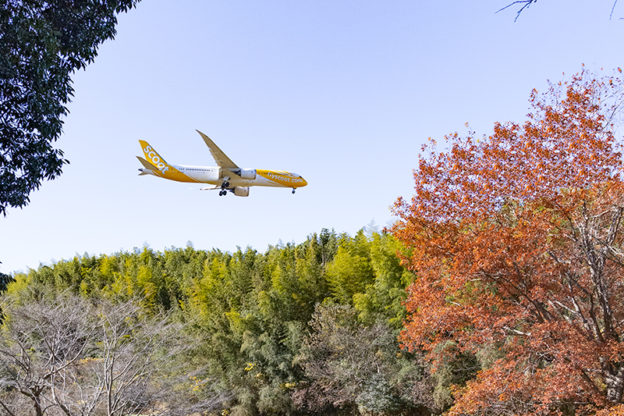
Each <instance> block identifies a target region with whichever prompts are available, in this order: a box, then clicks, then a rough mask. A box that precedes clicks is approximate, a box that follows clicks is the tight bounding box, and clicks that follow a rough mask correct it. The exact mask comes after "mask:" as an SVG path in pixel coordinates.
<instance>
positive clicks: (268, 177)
mask: <svg viewBox="0 0 624 416" xmlns="http://www.w3.org/2000/svg"><path fill="white" fill-rule="evenodd" d="M196 131H197V133H199V135H200V136H201V137H202V139H204V142H205V143H206V145H207V146H208V149H209V150H210V153H211V154H212V157H213V159H214V160H215V162H217V166H187V165H174V164H171V163H167V162H166V161H165V159H163V158H162V156H160V155H159V154H158V153H157V152H156V150H155V149H154V148H153V147H152V146H151V145H150V144H149V143H148V142H146V141H145V140H139V143H140V144H141V149H142V150H143V154H144V155H145V158H142V157H141V156H137V159H139V162H141V164H142V165H143V168H139V175H154V176H157V177H159V178H164V179H169V180H172V181H178V182H197V183H209V184H211V185H215V186H214V187H206V188H201V189H202V190H218V191H219V196H225V195H227V193H228V191H229V192H231V193H233V194H234V195H236V196H243V197H245V196H249V188H250V187H251V186H272V187H279V188H292V193H293V194H294V193H295V190H296V189H297V188H300V187H302V186H306V185H307V184H308V182H306V180H305V179H303V177H302V176H301V175H299V174H297V173H293V172H286V171H283V170H263V169H241V168H240V167H238V165H237V164H236V163H234V162H232V160H231V159H230V158H229V157H227V156H226V154H225V153H223V151H222V150H221V149H219V147H218V146H217V145H216V144H215V143H214V142H213V141H212V140H211V139H210V137H208V136H206V135H205V134H204V133H202V132H201V131H199V130H196Z"/></svg>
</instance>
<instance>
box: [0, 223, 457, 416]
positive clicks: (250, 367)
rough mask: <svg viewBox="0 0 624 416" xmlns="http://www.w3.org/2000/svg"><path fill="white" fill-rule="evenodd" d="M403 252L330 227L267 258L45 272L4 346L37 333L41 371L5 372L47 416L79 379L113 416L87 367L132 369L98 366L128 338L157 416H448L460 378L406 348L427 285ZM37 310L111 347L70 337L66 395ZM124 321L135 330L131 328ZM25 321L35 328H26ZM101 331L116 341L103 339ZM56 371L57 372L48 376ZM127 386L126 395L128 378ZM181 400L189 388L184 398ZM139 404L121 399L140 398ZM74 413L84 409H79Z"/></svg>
mask: <svg viewBox="0 0 624 416" xmlns="http://www.w3.org/2000/svg"><path fill="white" fill-rule="evenodd" d="M399 250H401V245H400V244H399V243H398V242H397V241H396V240H395V239H394V238H393V237H392V236H391V235H389V234H384V233H382V234H379V233H373V234H372V235H366V234H365V233H364V232H362V231H361V232H359V233H357V234H356V235H355V236H353V237H350V236H348V235H345V234H341V235H338V234H336V233H334V232H330V231H327V230H323V231H322V232H321V233H320V234H314V235H311V236H310V237H309V238H308V239H307V240H306V241H304V242H303V243H301V244H286V245H283V246H274V247H270V248H269V249H268V250H267V251H266V252H265V253H259V252H257V251H256V250H252V249H245V250H242V249H239V250H237V251H236V252H234V253H224V252H221V251H218V250H213V251H201V250H195V249H193V248H191V247H187V248H185V249H171V250H165V251H164V252H162V253H160V252H155V251H153V250H150V249H147V248H145V249H143V250H136V251H134V252H131V253H118V254H115V255H110V256H101V257H90V256H84V257H76V258H74V259H73V260H70V261H61V262H58V263H56V264H55V265H53V266H51V267H50V266H42V267H40V268H39V269H38V270H31V271H30V272H29V273H28V274H19V275H16V276H15V281H14V282H13V283H11V284H10V285H9V286H8V290H7V291H6V294H5V296H4V308H5V309H6V310H7V311H8V313H7V316H8V317H9V321H10V322H9V324H5V327H6V328H5V335H6V336H5V339H4V341H3V342H4V343H5V345H11V344H12V343H14V342H15V340H19V339H20V336H21V335H20V332H21V333H23V332H24V331H30V333H31V336H29V337H28V342H29V343H30V344H29V348H25V350H26V351H25V352H24V353H26V354H28V355H29V360H32V361H33V362H38V366H39V367H41V368H39V369H32V372H33V373H35V374H20V372H19V371H17V370H16V368H15V365H14V363H11V362H10V361H7V360H3V362H4V363H5V364H4V365H3V368H2V369H1V371H4V374H5V376H4V377H5V379H11V378H12V377H13V378H15V379H16V381H15V383H21V384H23V385H26V384H28V381H29V380H30V381H31V382H32V379H35V378H37V377H39V378H41V380H40V382H39V384H38V386H39V390H40V392H38V393H37V394H38V399H37V400H38V402H40V404H41V408H44V407H45V406H46V405H48V406H51V407H50V410H48V412H47V413H45V414H57V413H58V414H61V413H59V412H57V413H50V412H53V411H54V409H56V410H59V409H62V407H61V404H62V405H63V407H65V408H67V409H69V408H71V406H70V404H71V403H74V402H76V403H78V402H80V401H81V400H83V399H81V398H80V397H82V396H80V394H78V393H77V392H72V391H70V390H71V389H72V387H71V386H67V383H66V380H67V379H68V378H71V379H72V380H75V381H76V382H77V383H81V384H82V389H83V390H88V389H91V390H90V391H91V396H89V397H92V401H94V402H98V403H94V405H93V409H94V410H93V411H94V412H95V413H94V414H98V413H97V411H98V409H100V410H101V411H102V412H105V410H104V409H105V407H106V406H105V402H106V400H105V399H106V397H104V396H105V395H103V396H102V397H101V398H99V399H97V400H96V398H95V392H96V390H97V380H96V381H94V380H90V379H88V377H86V375H85V374H84V373H85V368H84V367H85V365H86V364H85V363H86V362H87V363H90V365H91V367H90V371H95V372H97V371H100V370H101V372H102V374H103V376H102V377H106V372H107V371H109V372H112V373H115V372H116V371H118V368H117V367H114V368H112V367H111V366H109V368H108V369H107V368H105V366H103V365H102V366H100V367H101V368H100V367H98V366H97V365H96V366H94V364H93V363H96V364H97V363H101V362H102V360H104V359H105V358H106V357H107V354H108V355H110V354H111V351H113V352H114V351H115V348H116V347H111V348H110V349H109V350H106V349H105V348H104V349H103V348H102V347H101V344H102V343H103V342H105V341H106V342H110V339H111V337H113V338H114V337H118V338H119V344H120V345H126V344H128V345H130V344H132V343H133V342H136V348H138V350H139V353H137V351H135V350H133V351H131V352H128V355H127V356H124V358H123V359H125V360H127V361H128V362H131V361H133V360H135V361H136V360H137V359H143V360H146V361H147V362H148V364H149V367H150V371H144V370H145V369H144V370H142V371H143V373H144V374H143V375H144V376H143V378H141V379H140V380H139V379H138V378H137V379H136V380H135V382H136V385H137V388H138V386H141V388H140V389H138V390H132V393H133V394H135V395H136V397H140V398H141V400H138V402H139V403H138V404H133V403H129V404H128V405H127V406H128V407H127V409H135V410H141V411H142V412H144V413H146V412H147V410H149V411H151V412H154V411H157V412H158V411H160V412H165V411H167V412H171V411H173V409H169V410H166V409H164V408H163V406H164V404H163V403H173V402H175V403H178V404H177V405H176V407H177V410H178V411H180V412H181V410H180V409H182V408H183V406H182V405H181V404H180V403H179V402H180V401H181V398H182V397H185V399H184V400H182V401H183V402H184V403H185V406H187V407H188V408H189V409H191V410H204V411H213V412H215V414H236V415H244V414H249V415H252V414H354V413H358V412H361V413H368V414H382V413H383V414H402V413H405V414H407V413H410V414H414V412H417V413H418V412H421V411H424V410H426V409H430V410H432V411H433V410H435V409H441V408H443V407H444V406H445V404H448V403H447V402H446V401H445V400H447V398H448V395H449V393H448V387H449V385H450V382H452V381H457V380H456V379H457V377H454V376H452V375H449V376H448V377H446V378H441V377H437V378H438V379H440V380H438V381H437V387H436V389H435V390H434V387H435V386H434V384H435V382H434V381H433V380H432V379H431V378H430V377H429V376H428V375H427V374H428V371H427V369H426V365H425V364H424V362H423V361H422V359H421V356H420V355H419V354H413V353H408V352H405V351H402V350H401V349H400V348H399V344H398V340H397V337H398V333H399V331H400V328H401V326H402V322H403V319H404V318H405V313H404V307H403V306H402V302H403V300H404V299H405V293H406V292H405V288H406V287H407V286H408V285H409V284H410V283H411V282H412V281H413V279H414V276H413V274H411V273H410V272H408V271H406V270H405V269H404V268H403V267H402V266H401V265H400V261H399V258H398V257H397V252H398V251H399ZM74 305H79V306H78V307H72V306H74ZM116 308H117V309H120V310H115V309H116ZM34 310H38V311H40V314H41V316H40V317H39V318H36V317H35V318H33V319H34V320H35V321H38V322H41V321H42V322H46V324H44V326H45V325H47V324H50V325H52V323H50V322H48V321H50V320H53V319H61V320H69V322H73V323H72V324H70V325H69V326H70V327H72V328H78V327H80V328H82V329H81V331H85V333H88V334H89V337H90V338H91V339H92V340H95V341H94V344H99V345H88V346H83V343H81V340H82V339H83V338H81V337H78V339H75V337H74V336H73V335H74V334H72V333H71V331H70V333H69V334H66V335H67V337H69V338H71V339H74V342H75V343H76V344H77V345H79V346H80V347H81V348H82V349H79V350H77V351H75V352H74V355H71V354H66V355H65V356H64V358H62V359H60V361H61V362H63V364H62V365H67V366H68V367H67V368H65V369H64V370H63V371H65V370H67V371H69V370H71V371H70V372H71V373H72V374H70V375H68V374H64V379H63V380H64V381H65V383H66V384H65V385H64V386H63V387H60V386H58V385H56V386H55V383H56V382H57V381H58V380H60V379H61V377H60V376H59V374H60V372H59V370H57V369H56V367H58V366H59V365H61V364H59V363H58V362H57V363H52V364H50V363H47V364H46V360H47V359H48V357H47V354H49V353H50V351H48V350H47V348H49V347H48V346H46V345H45V343H38V342H37V340H41V339H42V337H43V336H45V331H47V330H43V332H44V333H43V334H39V333H37V331H40V332H41V331H42V329H41V324H40V323H37V322H31V323H30V324H29V323H28V322H25V320H24V319H23V318H18V317H19V316H22V317H23V316H28V315H29V311H34ZM124 310H125V311H126V312H123V311H124ZM46 311H48V313H47V315H46ZM87 312H88V313H87ZM30 315H32V313H31V314H30ZM61 316H63V317H61ZM124 316H126V317H127V318H128V319H129V320H132V322H131V323H128V322H124V319H123V317H124ZM18 319H21V320H22V322H21V325H22V326H26V327H27V328H23V327H20V328H15V329H12V328H11V325H16V321H17V320H18ZM54 325H58V326H62V325H65V326H67V325H66V324H62V323H60V322H59V323H56V324H54ZM54 325H53V326H54ZM94 325H95V326H99V327H102V328H104V333H98V331H95V332H93V333H92V332H89V331H92V326H94ZM115 325H118V326H119V327H120V329H118V332H117V333H116V334H113V335H111V334H107V333H106V332H107V331H106V328H107V326H115ZM172 327H175V329H172ZM150 334H152V335H153V336H152V335H150ZM150 336H151V337H152V338H153V339H152V340H151V341H152V344H149V345H147V344H145V337H150ZM135 338H136V341H135ZM21 342H25V341H23V340H22V341H21ZM132 348H135V347H132ZM168 349H171V351H169V350H168ZM174 353H175V354H174ZM19 354H20V352H19V351H17V352H16V353H14V355H16V356H18V355H19ZM132 354H134V355H132ZM163 354H164V357H163ZM165 358H166V359H165ZM85 360H86V361H85ZM120 360H121V359H120ZM153 367H157V368H153ZM72 368H73V369H72ZM97 368H100V370H97ZM152 370H153V371H152ZM37 371H38V372H39V373H37ZM46 374H53V375H54V376H48V378H47V379H45V375H46ZM20 377H21V379H20ZM55 378H56V380H55ZM96 378H97V377H96ZM115 382H117V383H119V384H120V386H121V387H123V385H122V383H123V382H124V381H123V380H122V379H120V380H117V381H113V383H112V384H114V383H115ZM15 383H14V384H15ZM15 385H17V384H15ZM87 386H88V388H87ZM121 387H120V388H121ZM73 388H75V387H73ZM108 388H109V389H112V390H113V391H114V390H115V388H116V387H115V386H114V385H113V386H112V387H111V386H108ZM62 389H65V390H68V391H63V392H60V391H59V390H62ZM26 390H27V391H26V393H28V389H26ZM55 390H56V391H55ZM104 390H106V389H104ZM167 391H175V394H174V397H169V396H168V395H167V394H165V393H166V392H167ZM61 393H62V394H61ZM156 393H158V394H156ZM120 395H121V393H120ZM434 395H437V396H436V397H437V399H434ZM31 396H32V392H31ZM31 396H29V395H28V394H25V393H23V394H18V393H17V391H15V390H9V391H8V392H5V394H4V395H3V396H0V397H2V399H1V400H3V401H4V403H5V405H6V406H7V408H13V409H15V408H16V407H15V406H24V405H29V404H30V406H32V405H33V404H34V403H37V401H34V399H33V397H31ZM53 396H54V397H53ZM61 396H62V397H64V399H63V400H64V402H63V403H59V402H60V401H61V400H59V399H58V398H59V397H61ZM83 396H84V394H83ZM122 396H123V395H122ZM126 396H128V395H126ZM126 396H123V397H122V398H121V399H120V400H121V401H123V400H128V401H130V402H132V400H135V399H132V400H130V399H129V398H128V397H126ZM174 399H175V400H174ZM83 401H84V400H83ZM100 401H101V402H102V403H100ZM133 405H135V407H134V408H133V407H132V406H133ZM12 406H13V407H12ZM34 408H36V406H35V407H34ZM74 408H75V409H79V408H80V406H79V405H78V404H75V403H74ZM22 409H23V408H22ZM191 410H189V411H191ZM33 411H34V410H33ZM147 413H148V414H149V412H147ZM15 414H20V415H21V414H23V413H19V412H18V413H15ZM33 414H34V413H33ZM42 414H43V413H42ZM71 414H82V413H71ZM103 414H107V413H103ZM115 414H117V413H115ZM118 414H122V413H118ZM182 414H183V413H182Z"/></svg>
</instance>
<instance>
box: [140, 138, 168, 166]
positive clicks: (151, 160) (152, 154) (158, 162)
mask: <svg viewBox="0 0 624 416" xmlns="http://www.w3.org/2000/svg"><path fill="white" fill-rule="evenodd" d="M139 143H140V144H141V149H142V150H143V154H144V155H145V158H146V159H147V160H145V159H143V158H141V157H138V156H137V157H138V158H139V161H140V162H141V164H142V165H143V166H145V168H146V169H149V170H151V171H155V170H158V171H160V173H165V172H166V171H167V170H168V169H169V165H168V164H167V162H166V161H165V159H163V158H162V156H160V155H159V154H158V152H156V150H155V149H154V148H153V147H152V146H151V145H150V144H149V143H148V142H146V141H145V140H139Z"/></svg>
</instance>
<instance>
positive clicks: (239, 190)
mask: <svg viewBox="0 0 624 416" xmlns="http://www.w3.org/2000/svg"><path fill="white" fill-rule="evenodd" d="M234 195H236V196H249V187H248V186H235V187H234Z"/></svg>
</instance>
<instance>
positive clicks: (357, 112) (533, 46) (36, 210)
mask: <svg viewBox="0 0 624 416" xmlns="http://www.w3.org/2000/svg"><path fill="white" fill-rule="evenodd" d="M509 2H510V0H480V1H465V0H464V1H459V0H455V1H453V0H449V1H439V0H435V1H434V0H430V1H424V0H404V1H403V0H397V1H383V2H382V1H363V0H358V1H355V0H331V1H330V0H316V1H285V0H279V1H278V0H273V1H243V0H238V1H236V0H234V1H225V0H222V1H205V0H202V1H200V0H196V1H175V2H173V1H171V0H143V1H142V2H141V3H140V4H139V5H138V7H137V8H136V9H135V10H132V11H131V12H130V13H128V14H125V15H122V16H120V18H119V25H118V34H117V37H116V39H115V40H113V41H109V42H107V43H105V44H104V45H103V46H102V47H101V48H100V53H99V56H98V57H97V59H96V61H95V62H94V63H93V64H91V65H89V66H88V67H87V69H86V70H85V71H81V72H79V73H77V74H75V76H74V81H75V85H74V86H75V89H76V95H75V98H74V100H73V102H72V103H71V104H70V111H71V113H70V115H69V116H68V117H67V118H66V120H65V128H64V133H63V136H62V137H61V139H60V140H59V141H58V142H57V146H58V147H60V148H62V149H63V150H64V151H65V154H66V156H67V158H69V159H70V160H71V164H70V165H69V166H66V167H65V170H64V174H63V175H62V176H61V177H60V178H59V179H57V180H55V181H51V182H45V183H44V184H43V186H42V187H41V189H40V190H39V191H37V192H35V193H33V194H32V197H31V203H30V205H28V206H27V207H26V208H24V209H21V210H20V209H10V210H8V215H7V217H5V218H0V235H1V236H2V238H0V260H1V261H3V264H1V265H0V271H3V272H5V273H9V272H14V271H18V270H22V271H25V270H27V269H28V268H29V267H37V266H38V265H39V264H40V263H43V264H49V263H50V262H52V261H55V260H60V259H69V258H72V257H73V256H74V255H77V254H78V255H82V254H83V253H85V252H86V253H88V254H92V255H93V254H95V255H97V254H102V253H107V254H108V253H114V252H118V251H120V250H124V251H125V250H132V249H133V248H134V247H142V246H143V245H145V244H147V245H149V246H150V247H152V248H154V249H157V250H162V249H163V248H165V247H183V246H185V245H186V244H187V242H189V241H190V242H192V243H193V245H194V247H195V248H198V249H211V248H219V249H222V250H234V249H235V248H236V246H241V247H246V246H251V247H253V248H256V249H258V250H261V251H263V250H265V249H266V248H267V246H268V245H269V244H277V243H279V242H280V241H281V242H290V241H293V242H301V241H303V240H304V239H305V238H306V236H307V235H309V234H311V233H313V232H318V231H320V230H321V229H322V228H324V227H325V228H333V229H335V230H336V231H339V232H343V231H345V232H348V233H354V232H355V231H357V230H358V229H360V228H361V227H364V226H366V225H367V224H369V223H370V222H371V221H374V222H375V223H376V224H378V225H379V226H380V227H383V226H385V225H387V224H389V223H390V222H391V221H393V217H392V214H391V212H390V209H389V208H390V206H391V205H392V204H393V202H394V201H395V199H396V198H397V197H398V196H400V195H403V196H407V197H409V196H410V193H411V190H412V169H413V168H414V167H415V166H416V164H417V155H418V152H419V150H420V146H421V144H422V143H423V142H424V141H425V140H426V139H427V137H429V136H432V137H437V138H440V137H442V136H443V135H444V134H446V133H450V132H453V131H457V130H458V131H460V132H463V131H465V127H464V123H465V122H470V124H471V127H472V128H473V129H475V130H476V131H477V132H481V133H488V132H490V130H491V126H492V123H493V122H494V121H496V120H499V121H505V120H515V121H520V120H522V119H523V117H524V115H525V114H526V112H527V109H528V105H527V98H528V94H529V92H530V91H531V89H532V88H534V87H536V88H538V89H540V88H543V87H544V86H545V85H546V80H547V79H552V80H559V79H561V77H562V75H561V74H562V73H563V72H565V73H567V74H570V73H573V72H577V71H578V70H580V68H581V64H582V63H585V64H586V66H587V67H589V68H590V69H598V68H600V67H604V68H614V67H617V66H621V65H623V64H624V62H622V57H623V53H622V52H624V51H623V49H624V42H623V39H624V36H623V35H624V20H620V19H618V18H619V17H620V16H624V4H622V5H620V6H619V7H618V8H616V11H615V15H614V19H613V20H610V19H609V13H610V11H611V6H612V4H613V2H612V1H611V0H584V1H582V0H548V1H547V0H544V1H540V2H538V3H537V4H536V5H534V6H532V7H531V8H530V9H528V10H527V11H526V12H525V13H524V14H523V15H522V16H521V17H520V19H519V20H518V21H517V22H516V23H514V17H515V12H514V11H513V10H508V11H505V12H501V13H498V14H496V13H495V12H496V10H498V9H499V8H501V7H503V6H505V5H506V4H508V3H509ZM195 129H200V130H202V131H204V132H205V133H206V134H208V135H209V136H210V137H212V139H213V140H214V141H215V142H216V143H217V144H218V145H219V146H220V147H221V148H222V149H223V150H224V151H225V152H226V153H227V154H228V155H229V156H230V158H231V159H233V160H234V161H235V162H236V163H238V164H239V165H241V166H244V167H250V168H265V169H282V170H291V171H295V172H297V173H300V174H301V175H303V176H304V177H305V178H306V180H307V181H308V182H309V186H308V187H306V188H302V189H300V190H299V191H297V193H296V194H295V195H291V193H290V190H287V189H278V188H275V189H271V188H252V189H251V195H250V197H249V198H237V197H234V196H232V195H228V196H227V197H225V198H220V197H219V196H218V195H217V193H214V192H205V191H199V190H198V189H199V188H200V186H199V185H191V184H181V183H176V182H170V181H164V180H159V179H157V178H153V177H139V176H137V168H138V167H139V164H138V162H137V160H136V158H135V157H134V156H135V155H139V154H140V153H139V152H140V148H139V145H138V139H140V138H143V139H146V140H147V141H149V142H150V143H151V144H152V145H153V146H154V147H155V148H156V149H157V150H158V151H159V152H160V154H161V155H162V156H164V157H165V159H167V161H169V162H172V163H184V164H196V165H212V164H214V163H213V161H212V159H211V157H210V153H209V152H208V149H207V148H206V147H205V145H204V143H203V142H202V140H201V138H200V137H199V136H198V135H197V133H195Z"/></svg>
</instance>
